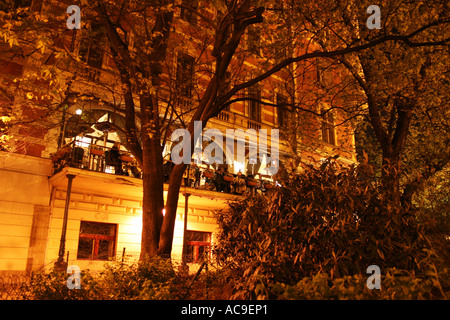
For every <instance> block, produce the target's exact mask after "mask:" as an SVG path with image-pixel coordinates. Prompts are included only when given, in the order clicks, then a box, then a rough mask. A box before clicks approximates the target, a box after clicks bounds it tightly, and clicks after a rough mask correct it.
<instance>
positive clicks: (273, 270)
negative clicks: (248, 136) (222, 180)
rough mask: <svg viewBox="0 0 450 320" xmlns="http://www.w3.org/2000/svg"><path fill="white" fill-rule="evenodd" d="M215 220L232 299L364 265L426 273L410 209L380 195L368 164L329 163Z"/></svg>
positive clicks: (428, 255) (425, 245) (426, 246)
mask: <svg viewBox="0 0 450 320" xmlns="http://www.w3.org/2000/svg"><path fill="white" fill-rule="evenodd" d="M283 184H284V187H282V188H276V189H274V190H273V191H271V192H270V193H268V194H266V195H265V196H262V195H250V196H248V197H247V198H245V199H243V200H238V201H236V202H234V203H231V204H230V209H229V210H227V211H222V212H218V213H217V214H216V218H217V221H218V223H219V225H220V227H221V233H220V235H219V236H218V239H217V240H218V242H217V243H218V244H217V247H216V248H215V253H216V255H217V258H218V261H219V262H220V263H221V264H222V265H224V266H226V267H227V268H230V269H232V270H233V271H234V274H235V278H234V282H235V286H236V291H237V292H236V295H235V297H240V298H244V297H245V298H256V297H258V294H259V292H263V291H264V290H267V286H268V285H270V284H272V283H285V284H286V285H291V286H292V285H295V284H297V283H298V282H299V281H300V280H301V279H303V278H304V277H313V276H315V275H316V274H317V273H323V274H327V275H329V277H330V279H332V280H333V279H337V278H343V277H345V276H353V275H358V274H363V273H364V272H365V270H366V268H367V267H368V266H369V265H373V264H374V265H378V266H379V267H380V268H381V269H382V270H387V269H389V268H397V269H404V270H409V271H414V272H426V271H427V270H428V268H429V267H430V265H431V264H432V257H433V255H434V251H433V250H432V248H431V247H430V242H429V241H428V239H427V238H426V236H425V235H424V234H423V232H422V229H421V225H419V224H418V223H417V221H416V219H415V217H414V212H413V211H412V210H411V209H410V208H409V207H402V206H400V205H399V204H398V203H397V202H395V201H394V200H393V199H392V197H390V196H389V194H387V193H388V191H384V190H382V188H380V185H379V182H378V181H377V180H376V179H375V178H374V174H373V170H372V167H371V166H369V165H368V164H365V163H363V164H361V165H358V166H351V167H348V168H347V167H342V166H341V165H339V164H338V163H337V162H336V161H335V159H329V160H328V161H327V162H325V163H323V164H322V165H321V166H320V167H313V166H309V167H308V168H306V169H305V171H304V172H302V174H300V175H298V176H295V177H290V178H289V179H288V180H287V181H284V183H283Z"/></svg>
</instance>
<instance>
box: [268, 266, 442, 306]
mask: <svg viewBox="0 0 450 320" xmlns="http://www.w3.org/2000/svg"><path fill="white" fill-rule="evenodd" d="M449 273H450V272H449V269H444V270H443V271H442V272H441V273H439V274H438V273H430V274H428V275H427V276H425V277H418V276H416V275H415V274H414V272H410V271H407V270H397V269H389V270H387V272H386V274H385V275H384V276H382V277H381V289H379V290H378V289H368V288H367V285H366V281H367V278H368V275H361V274H357V275H353V276H344V277H341V278H335V279H331V278H330V276H329V275H327V274H325V273H317V274H315V275H314V276H311V277H305V278H303V279H302V280H300V281H299V282H298V283H297V284H295V285H286V284H282V283H276V284H271V285H270V286H269V287H268V288H269V290H267V291H266V292H264V293H265V294H266V295H267V297H271V298H272V299H289V300H315V299H330V300H335V299H339V300H355V299H356V300H422V299H443V298H446V297H448V296H449V294H450V291H449V290H450V282H449V279H450V277H449V276H450V274H449ZM444 290H446V292H445V291H444ZM261 293H262V292H261Z"/></svg>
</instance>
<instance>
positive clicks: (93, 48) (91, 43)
mask: <svg viewBox="0 0 450 320" xmlns="http://www.w3.org/2000/svg"><path fill="white" fill-rule="evenodd" d="M104 39H105V38H104V34H103V32H102V28H101V27H100V26H96V25H92V26H91V28H90V29H89V31H88V35H87V38H86V39H82V40H81V44H80V51H79V55H80V57H81V59H82V60H83V61H85V62H86V63H87V64H88V65H89V66H91V67H94V68H97V69H100V68H101V67H102V64H103V54H104V47H105V46H104V41H103V40H104Z"/></svg>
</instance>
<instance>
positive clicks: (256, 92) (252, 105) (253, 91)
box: [248, 86, 261, 122]
mask: <svg viewBox="0 0 450 320" xmlns="http://www.w3.org/2000/svg"><path fill="white" fill-rule="evenodd" d="M248 96H249V98H252V99H254V100H250V101H249V106H248V117H249V118H250V119H252V120H254V121H258V122H261V106H260V103H259V101H260V100H261V89H260V88H259V87H258V86H253V87H250V88H249V89H248Z"/></svg>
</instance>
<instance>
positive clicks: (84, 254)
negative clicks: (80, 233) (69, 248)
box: [77, 238, 94, 259]
mask: <svg viewBox="0 0 450 320" xmlns="http://www.w3.org/2000/svg"><path fill="white" fill-rule="evenodd" d="M93 251H94V239H87V238H80V240H79V241H78V254H77V259H92V257H93Z"/></svg>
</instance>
